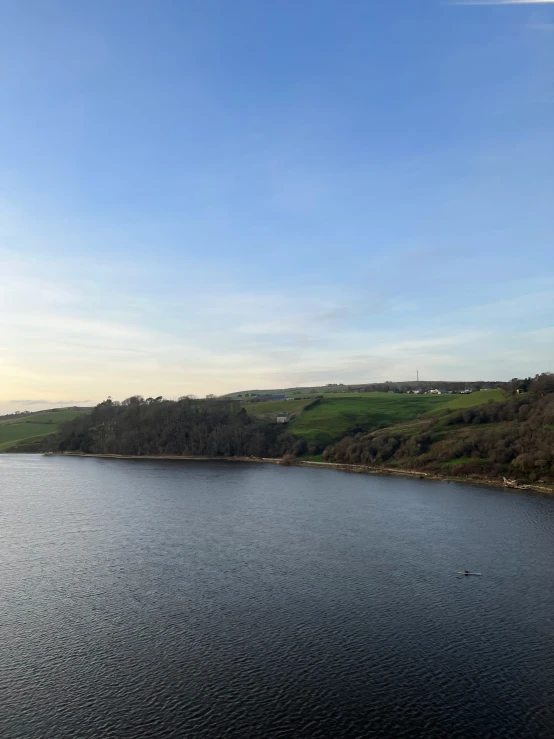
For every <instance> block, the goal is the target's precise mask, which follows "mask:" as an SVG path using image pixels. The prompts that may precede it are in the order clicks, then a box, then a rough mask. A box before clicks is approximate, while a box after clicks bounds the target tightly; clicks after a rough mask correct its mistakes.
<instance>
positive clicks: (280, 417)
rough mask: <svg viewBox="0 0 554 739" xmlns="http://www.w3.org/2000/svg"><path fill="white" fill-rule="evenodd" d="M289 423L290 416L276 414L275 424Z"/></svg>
mask: <svg viewBox="0 0 554 739" xmlns="http://www.w3.org/2000/svg"><path fill="white" fill-rule="evenodd" d="M289 421H290V416H289V414H288V413H278V414H277V423H288V422H289Z"/></svg>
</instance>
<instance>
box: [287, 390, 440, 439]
mask: <svg viewBox="0 0 554 739" xmlns="http://www.w3.org/2000/svg"><path fill="white" fill-rule="evenodd" d="M451 399H452V397H451V396H450V395H400V394H395V393H361V394H358V395H354V394H352V395H348V394H340V395H339V396H337V397H325V398H323V399H322V401H321V403H320V404H319V405H316V406H315V407H314V408H310V409H309V410H307V411H305V412H304V413H303V414H302V416H301V417H300V418H298V419H297V420H296V421H293V422H292V423H291V424H290V426H289V430H290V432H291V433H292V434H294V435H295V436H297V437H299V438H301V439H305V440H306V441H307V442H312V441H315V442H319V443H322V444H330V443H331V442H333V441H335V440H337V439H340V438H341V437H343V436H346V435H348V434H351V433H357V432H359V431H371V430H372V429H377V428H383V427H385V426H393V425H395V424H398V423H402V422H406V421H411V420H414V419H416V418H420V417H421V416H422V415H424V414H425V413H427V412H429V411H431V410H434V409H437V408H440V407H441V406H444V405H446V404H447V403H448V402H449V401H450V400H451Z"/></svg>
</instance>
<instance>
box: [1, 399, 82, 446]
mask: <svg viewBox="0 0 554 739" xmlns="http://www.w3.org/2000/svg"><path fill="white" fill-rule="evenodd" d="M87 412H88V411H86V410H77V409H74V410H59V411H38V412H37V413H30V414H29V415H26V416H16V417H14V418H8V419H5V420H0V452H7V451H15V450H16V448H17V446H18V445H20V444H22V443H23V442H25V444H27V443H29V442H33V443H36V442H39V441H40V440H41V439H43V438H44V437H46V436H49V435H50V434H55V433H56V432H57V431H58V429H59V427H60V426H61V424H62V423H64V422H65V421H70V420H71V419H72V418H75V416H77V415H79V414H81V413H87Z"/></svg>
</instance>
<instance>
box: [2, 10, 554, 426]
mask: <svg viewBox="0 0 554 739" xmlns="http://www.w3.org/2000/svg"><path fill="white" fill-rule="evenodd" d="M553 203H554V3H553V2H544V1H543V2H517V3H514V2H492V3H488V2H487V3H479V2H476V1H475V2H465V3H464V2H460V3H447V2H439V1H438V0H419V2H417V3H415V2H413V0H398V1H396V2H389V1H387V2H385V1H384V0H383V1H382V2H379V1H376V2H367V1H366V0H303V2H298V0H264V2H259V0H233V2H229V0H202V2H200V3H199V2H197V1H196V0H194V1H189V0H178V1H175V2H173V1H172V0H158V2H152V0H147V1H146V0H132V2H131V1H130V0H118V2H113V1H112V0H109V1H106V0H95V2H92V1H91V0H83V2H79V3H75V2H73V0H59V1H57V2H54V1H51V0H34V1H33V0H0V411H1V412H10V411H13V410H23V409H30V410H32V409H38V408H43V407H53V406H56V405H60V406H61V405H72V404H75V403H76V404H82V405H89V404H93V403H96V402H99V401H100V400H102V399H104V398H106V397H107V396H112V397H113V398H117V399H123V398H125V397H128V396H130V395H132V394H137V393H138V394H142V395H144V396H145V397H148V396H157V395H163V396H165V397H169V398H172V397H179V396H182V395H186V394H196V395H200V396H201V395H205V394H207V393H216V394H220V393H225V392H230V391H233V390H241V389H243V390H244V389H253V388H256V389H266V388H271V387H276V388H278V387H290V386H295V385H307V386H309V385H314V384H321V383H323V384H324V383H328V382H345V383H348V382H358V383H361V382H373V381H383V380H406V379H414V378H415V376H416V371H417V370H419V376H420V378H423V379H432V380H433V379H434V380H439V379H452V380H478V379H486V380H507V379H511V378H512V377H516V376H519V377H521V376H527V375H534V374H536V373H538V372H544V371H550V370H553V369H554V208H553Z"/></svg>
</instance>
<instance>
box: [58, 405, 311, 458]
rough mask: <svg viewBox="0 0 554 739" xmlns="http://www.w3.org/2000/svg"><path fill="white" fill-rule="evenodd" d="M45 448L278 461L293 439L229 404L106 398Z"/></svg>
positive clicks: (294, 446)
mask: <svg viewBox="0 0 554 739" xmlns="http://www.w3.org/2000/svg"><path fill="white" fill-rule="evenodd" d="M46 447H47V448H48V449H49V450H51V451H62V452H84V453H89V454H124V455H136V456H144V455H164V454H166V455H184V456H197V455H198V456H208V457H217V456H222V457H235V456H239V457H243V456H244V457H281V456H283V455H285V454H297V453H298V445H297V442H296V440H295V439H294V438H293V437H292V436H290V434H288V433H287V432H286V431H283V430H282V428H280V427H279V426H278V425H277V424H275V423H270V422H264V421H259V420H255V419H252V418H251V417H250V416H249V415H248V414H247V413H246V411H245V410H244V409H243V408H241V407H240V406H239V404H238V403H234V402H232V401H229V400H222V399H212V398H208V399H205V400H199V399H196V398H190V397H184V398H180V399H179V400H176V401H172V400H164V399H163V398H162V397H158V398H148V399H146V400H145V399H144V398H142V397H141V396H133V397H130V398H127V399H126V400H124V401H123V402H121V403H119V402H117V401H113V400H111V398H108V399H107V400H105V401H103V402H102V403H100V404H99V405H97V406H96V407H95V408H94V409H93V410H92V411H91V413H88V414H85V415H82V416H78V417H76V418H74V419H73V420H71V421H68V422H67V423H65V424H64V425H63V426H62V428H61V430H60V433H59V435H58V436H57V437H51V438H50V439H49V440H48V442H47V445H46Z"/></svg>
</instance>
